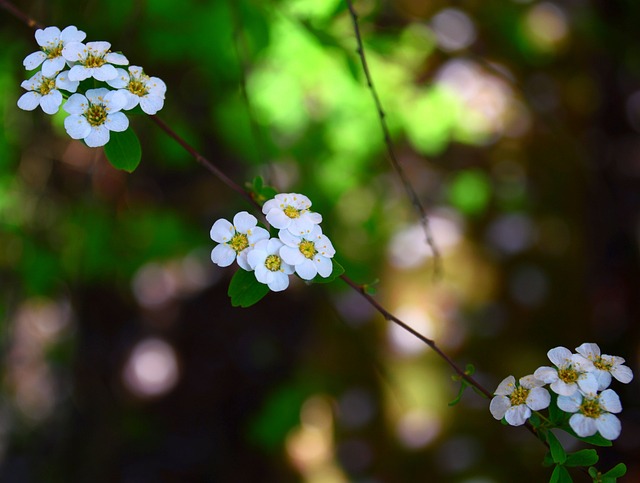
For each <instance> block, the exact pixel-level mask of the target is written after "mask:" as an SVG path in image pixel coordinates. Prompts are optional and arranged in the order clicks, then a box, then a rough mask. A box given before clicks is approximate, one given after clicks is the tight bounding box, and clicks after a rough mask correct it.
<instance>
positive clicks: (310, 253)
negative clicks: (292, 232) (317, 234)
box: [298, 240, 318, 259]
mask: <svg viewBox="0 0 640 483" xmlns="http://www.w3.org/2000/svg"><path fill="white" fill-rule="evenodd" d="M298 248H299V249H300V252H301V253H302V254H303V255H304V256H305V257H306V258H309V259H311V258H313V257H314V255H315V254H316V253H318V250H316V246H315V244H314V243H313V242H312V241H309V240H303V241H301V242H300V245H298Z"/></svg>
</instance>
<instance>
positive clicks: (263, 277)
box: [247, 253, 273, 284]
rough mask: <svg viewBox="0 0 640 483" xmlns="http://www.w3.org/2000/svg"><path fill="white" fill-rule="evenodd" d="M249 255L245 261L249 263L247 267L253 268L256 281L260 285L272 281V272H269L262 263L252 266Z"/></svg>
mask: <svg viewBox="0 0 640 483" xmlns="http://www.w3.org/2000/svg"><path fill="white" fill-rule="evenodd" d="M251 255H252V254H251V253H249V256H248V257H247V260H248V261H249V265H250V266H252V267H254V270H255V272H254V273H255V275H256V280H257V281H258V282H260V283H264V284H267V283H269V282H270V281H271V280H272V276H271V274H272V273H273V272H271V271H270V270H268V269H267V267H265V266H264V261H263V262H262V263H259V264H256V265H254V264H252V263H251Z"/></svg>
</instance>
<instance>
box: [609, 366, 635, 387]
mask: <svg viewBox="0 0 640 483" xmlns="http://www.w3.org/2000/svg"><path fill="white" fill-rule="evenodd" d="M611 375H612V376H613V377H615V378H616V379H617V380H618V381H620V382H622V383H624V384H627V383H629V382H631V380H632V379H633V371H632V370H631V369H630V368H628V367H627V366H613V367H612V368H611Z"/></svg>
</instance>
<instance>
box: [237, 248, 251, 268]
mask: <svg viewBox="0 0 640 483" xmlns="http://www.w3.org/2000/svg"><path fill="white" fill-rule="evenodd" d="M251 250H252V249H251V248H245V249H244V250H242V251H241V252H240V253H238V256H237V258H236V261H237V262H238V265H240V268H242V269H243V270H246V271H247V272H251V271H252V270H253V268H251V265H249V262H248V261H247V255H249V253H251Z"/></svg>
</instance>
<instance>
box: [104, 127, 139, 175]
mask: <svg viewBox="0 0 640 483" xmlns="http://www.w3.org/2000/svg"><path fill="white" fill-rule="evenodd" d="M104 154H105V155H106V156H107V159H108V160H109V162H110V163H111V165H112V166H113V167H114V168H117V169H122V170H124V171H127V172H128V173H132V172H133V171H134V170H135V169H136V168H137V167H138V165H139V164H140V160H141V159H142V148H141V147H140V141H139V140H138V136H136V133H134V132H133V129H131V128H127V130H126V131H123V132H115V131H111V133H110V136H109V142H108V143H107V144H105V146H104Z"/></svg>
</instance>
